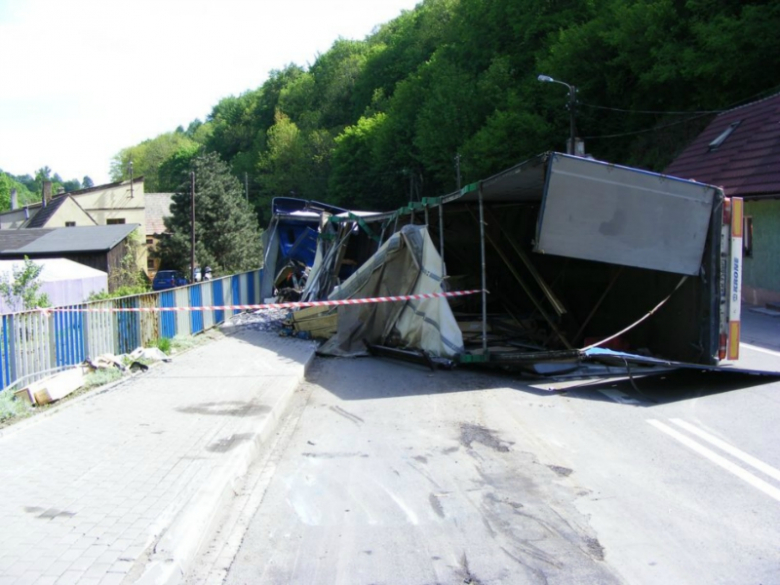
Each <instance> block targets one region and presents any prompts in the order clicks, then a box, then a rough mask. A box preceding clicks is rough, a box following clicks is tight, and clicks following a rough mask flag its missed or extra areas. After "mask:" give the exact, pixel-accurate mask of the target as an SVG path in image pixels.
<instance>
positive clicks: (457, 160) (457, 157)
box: [455, 153, 460, 191]
mask: <svg viewBox="0 0 780 585" xmlns="http://www.w3.org/2000/svg"><path fill="white" fill-rule="evenodd" d="M455 175H456V178H457V181H458V191H460V153H458V154H456V155H455Z"/></svg>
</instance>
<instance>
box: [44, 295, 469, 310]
mask: <svg viewBox="0 0 780 585" xmlns="http://www.w3.org/2000/svg"><path fill="white" fill-rule="evenodd" d="M481 292H482V290H481V289H479V290H458V291H451V292H439V293H423V294H418V295H402V296H397V297H371V298H367V299H343V300H338V301H307V302H295V303H264V304H262V305H216V306H208V307H103V308H100V307H51V308H47V309H40V310H41V311H43V312H44V313H50V312H57V313H158V312H166V311H174V312H181V311H185V312H187V311H231V310H238V311H250V310H257V309H301V308H304V307H332V306H338V305H368V304H371V303H394V302H398V301H420V300H425V299H436V298H441V297H464V296H467V295H473V294H477V293H481Z"/></svg>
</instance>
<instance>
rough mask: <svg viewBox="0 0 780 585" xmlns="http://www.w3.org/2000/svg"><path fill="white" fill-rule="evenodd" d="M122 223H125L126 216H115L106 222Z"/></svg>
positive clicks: (108, 223) (110, 223)
mask: <svg viewBox="0 0 780 585" xmlns="http://www.w3.org/2000/svg"><path fill="white" fill-rule="evenodd" d="M122 223H125V218H124V217H113V218H111V219H107V220H106V224H107V225H117V224H122Z"/></svg>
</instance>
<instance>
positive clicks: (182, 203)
mask: <svg viewBox="0 0 780 585" xmlns="http://www.w3.org/2000/svg"><path fill="white" fill-rule="evenodd" d="M191 168H192V170H193V171H194V172H195V240H196V244H195V262H196V264H197V265H199V266H201V267H206V266H208V267H210V268H211V269H212V271H213V274H214V276H219V275H222V274H232V273H236V272H242V271H246V270H254V269H256V268H257V267H258V266H260V265H261V264H262V252H261V246H260V241H259V238H258V233H259V232H260V229H259V226H258V224H257V218H256V217H255V215H254V213H252V210H251V206H250V205H249V203H248V202H247V201H246V199H245V198H244V192H243V190H242V188H241V184H240V183H239V182H238V180H237V179H236V178H235V177H234V176H233V175H231V173H230V168H229V167H228V165H227V164H226V163H224V162H222V161H221V160H220V158H219V156H218V155H216V154H214V153H209V154H205V155H202V156H199V157H196V158H195V159H193V160H192V167H191ZM181 179H182V181H181V183H180V185H179V187H178V189H177V191H176V193H175V194H174V196H173V202H172V204H171V216H170V217H167V218H166V219H165V227H166V228H167V231H168V232H169V233H170V235H169V236H166V237H165V238H163V239H162V240H161V241H160V244H159V246H158V249H157V252H156V253H157V255H158V256H159V257H160V259H161V261H162V266H161V267H162V268H163V269H178V270H181V271H183V272H184V273H185V274H189V272H190V271H189V264H190V249H191V234H192V229H191V225H192V222H191V203H192V198H191V195H190V193H191V188H190V186H191V180H190V179H189V178H188V176H187V173H182V175H181Z"/></svg>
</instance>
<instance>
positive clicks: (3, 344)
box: [0, 270, 262, 391]
mask: <svg viewBox="0 0 780 585" xmlns="http://www.w3.org/2000/svg"><path fill="white" fill-rule="evenodd" d="M261 275H262V270H254V271H252V272H245V273H242V274H234V275H232V276H225V277H223V278H217V279H214V280H209V281H204V282H199V283H195V284H190V285H187V286H182V287H179V288H175V289H171V290H165V291H160V292H151V293H145V294H140V295H133V296H129V297H120V298H116V299H110V300H105V301H93V302H89V303H81V304H79V305H70V306H69V307H71V308H79V309H87V311H84V312H58V311H56V310H55V311H53V312H50V313H47V312H43V311H40V310H36V311H26V312H22V313H11V314H6V315H2V317H1V321H0V391H2V390H4V389H6V388H8V387H11V386H16V385H18V384H22V383H23V384H25V385H26V384H28V383H30V382H34V381H35V380H40V379H41V378H43V377H45V376H47V375H49V374H51V373H53V372H56V371H58V370H61V369H64V368H67V367H69V366H74V365H77V364H80V363H82V362H83V361H84V360H85V359H86V358H88V357H97V356H99V355H101V354H105V353H112V354H123V353H129V352H131V351H133V350H134V349H135V348H137V347H141V346H148V345H151V344H153V343H154V342H156V341H157V340H158V339H161V338H172V337H174V336H176V335H195V334H196V333H200V332H201V331H204V330H206V329H209V328H211V327H214V326H215V325H218V324H220V323H222V322H223V321H225V320H226V319H229V318H230V317H232V316H233V315H234V314H235V313H238V312H239V311H238V310H202V311H175V312H174V311H153V310H152V311H149V312H140V311H139V312H112V311H111V310H112V309H116V308H145V309H155V308H159V307H212V306H223V305H251V304H257V303H259V302H260V298H259V295H260V278H261ZM89 309H94V311H90V310H89Z"/></svg>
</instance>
